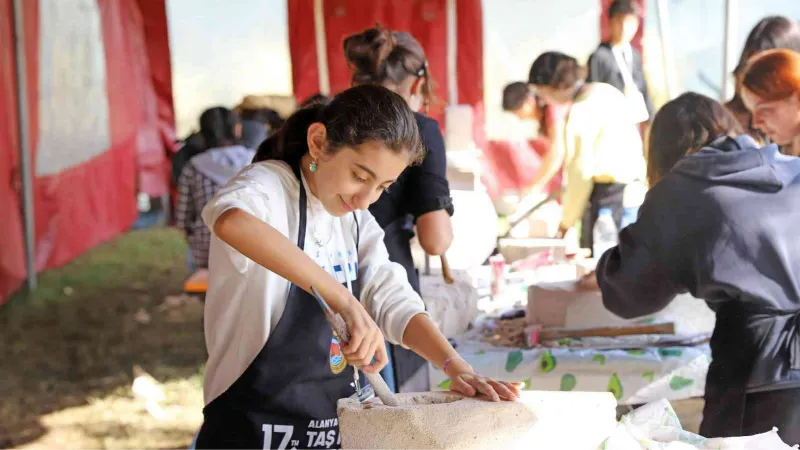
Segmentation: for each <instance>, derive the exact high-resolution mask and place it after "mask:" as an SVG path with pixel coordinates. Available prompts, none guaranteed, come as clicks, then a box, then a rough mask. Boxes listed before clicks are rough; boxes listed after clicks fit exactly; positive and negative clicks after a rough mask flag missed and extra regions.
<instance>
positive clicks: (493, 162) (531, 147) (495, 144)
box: [481, 139, 562, 199]
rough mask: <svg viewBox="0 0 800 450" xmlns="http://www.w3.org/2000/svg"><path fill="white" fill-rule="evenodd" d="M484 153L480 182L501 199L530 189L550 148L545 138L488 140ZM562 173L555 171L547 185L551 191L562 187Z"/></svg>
mask: <svg viewBox="0 0 800 450" xmlns="http://www.w3.org/2000/svg"><path fill="white" fill-rule="evenodd" d="M485 148H486V149H485V150H484V152H483V172H482V173H481V181H483V183H484V184H485V185H486V189H487V191H488V193H489V196H490V197H491V198H493V199H495V198H498V197H499V196H501V195H502V194H503V193H505V192H509V191H516V192H521V191H524V190H525V189H527V188H529V187H530V186H531V184H532V183H533V179H534V178H535V177H536V174H537V172H538V170H539V167H540V166H541V164H542V157H543V156H544V154H545V153H546V152H547V150H548V148H549V142H547V140H546V139H536V140H533V141H528V142H521V141H520V142H513V141H493V140H492V141H488V144H487V146H486V147H485ZM561 178H562V176H561V174H560V173H559V174H556V176H555V177H553V180H551V181H550V183H549V184H548V186H547V189H546V191H547V192H548V193H550V192H553V191H554V190H556V189H558V187H559V186H561Z"/></svg>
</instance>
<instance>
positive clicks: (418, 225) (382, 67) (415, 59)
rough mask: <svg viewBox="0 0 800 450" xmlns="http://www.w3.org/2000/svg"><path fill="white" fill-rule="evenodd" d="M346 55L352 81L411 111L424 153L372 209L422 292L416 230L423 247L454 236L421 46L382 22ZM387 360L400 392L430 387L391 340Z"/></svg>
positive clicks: (352, 40)
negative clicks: (389, 94) (414, 250)
mask: <svg viewBox="0 0 800 450" xmlns="http://www.w3.org/2000/svg"><path fill="white" fill-rule="evenodd" d="M344 55H345V58H346V59H347V62H348V64H349V65H350V68H351V70H352V71H353V78H352V83H353V85H354V86H359V85H365V84H377V85H380V86H383V87H385V88H388V89H390V90H392V91H394V92H396V93H397V94H399V95H400V96H402V97H403V99H405V101H406V103H408V106H409V107H410V108H411V109H412V110H413V111H414V119H415V121H416V124H417V127H418V128H419V133H420V137H421V138H422V145H423V146H424V147H425V150H426V154H425V156H424V157H423V158H422V160H421V162H420V164H419V165H416V166H412V167H409V169H408V170H406V171H405V172H404V173H403V174H402V175H401V176H400V177H399V178H398V180H397V182H396V183H395V185H394V186H393V187H392V189H390V190H389V191H388V192H384V193H383V195H381V197H380V198H379V199H378V201H377V202H375V203H374V204H373V205H372V206H371V207H370V208H369V210H370V212H371V213H372V214H373V215H374V216H375V220H376V221H377V222H378V224H379V225H380V226H381V228H383V230H384V232H385V233H386V236H385V239H384V242H385V243H386V248H387V250H388V251H389V259H391V260H392V261H394V262H396V263H399V264H400V265H402V266H403V267H404V268H405V269H406V274H407V276H408V281H409V282H410V283H411V286H412V287H413V288H414V290H415V291H416V292H417V293H420V288H419V275H418V273H417V270H416V268H415V267H414V260H413V258H412V257H411V239H412V238H413V237H414V235H415V234H416V236H417V238H418V239H419V243H420V245H421V246H422V249H423V250H425V253H427V254H428V255H431V256H439V255H444V254H445V252H446V251H447V249H448V248H450V244H451V243H452V241H453V226H452V224H451V222H450V216H451V215H452V214H453V200H452V198H450V186H449V185H448V182H447V177H446V172H447V158H446V156H445V149H444V138H443V137H442V132H441V131H440V130H439V124H438V123H436V121H435V120H433V119H431V118H430V117H427V116H425V115H423V114H421V113H420V112H419V111H420V110H426V109H427V107H428V105H429V104H430V103H431V102H432V101H433V84H432V83H433V80H432V79H431V74H430V71H429V69H428V62H427V58H426V57H425V51H424V50H423V48H422V46H421V45H420V44H419V42H417V40H416V39H414V36H412V35H411V34H409V33H406V32H402V31H393V30H389V29H386V28H384V27H382V26H380V25H376V26H375V27H373V28H370V29H367V30H364V31H362V32H360V33H356V34H353V35H352V36H349V37H347V38H346V39H345V40H344ZM389 353H390V365H389V366H387V368H386V370H384V372H383V374H384V377H385V378H387V382H388V383H389V384H390V386H391V385H393V384H394V385H395V386H394V387H395V389H396V390H397V391H399V392H419V391H426V390H428V389H429V385H428V374H427V367H428V365H427V364H426V363H425V361H424V360H422V359H420V358H419V357H417V356H416V355H415V354H413V353H411V352H409V351H408V350H406V349H404V348H403V347H401V346H390V347H389Z"/></svg>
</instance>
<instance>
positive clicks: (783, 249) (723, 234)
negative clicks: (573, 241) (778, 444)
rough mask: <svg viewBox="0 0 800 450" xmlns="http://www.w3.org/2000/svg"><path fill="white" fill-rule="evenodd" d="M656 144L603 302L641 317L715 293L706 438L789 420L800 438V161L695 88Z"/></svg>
mask: <svg viewBox="0 0 800 450" xmlns="http://www.w3.org/2000/svg"><path fill="white" fill-rule="evenodd" d="M649 148H650V150H649V155H650V158H649V161H648V178H649V179H650V181H651V184H652V185H653V186H652V188H651V190H650V192H649V193H648V194H647V198H646V200H645V202H644V204H642V206H641V208H640V210H639V219H638V220H637V221H636V222H635V223H634V224H632V225H630V226H629V227H627V228H625V229H624V230H622V232H621V233H620V242H619V245H618V246H617V247H614V248H612V249H610V250H608V251H607V252H606V253H605V254H604V255H603V256H602V258H601V259H600V261H599V263H598V266H597V272H596V277H597V278H596V281H597V283H598V285H599V288H600V289H601V291H602V294H603V304H604V305H605V306H606V308H607V309H609V310H610V311H611V312H613V313H615V314H617V315H619V316H622V317H625V318H633V317H638V316H643V315H647V314H652V313H655V312H657V311H659V310H661V309H663V308H664V307H666V306H667V304H669V303H670V301H672V299H673V298H674V297H675V296H676V295H677V294H679V293H685V292H689V293H691V294H692V295H693V296H695V297H698V298H700V299H703V300H705V301H706V303H707V304H708V305H709V307H710V308H711V309H713V310H714V311H715V312H716V316H717V323H716V326H715V328H714V333H713V336H712V338H711V357H712V361H711V365H710V367H709V371H708V376H707V380H706V391H705V410H704V411H703V423H702V425H701V427H700V434H702V435H703V436H706V437H722V436H739V435H753V434H758V433H763V432H767V431H769V430H770V429H772V427H778V430H779V431H778V433H779V435H780V436H781V438H782V439H783V440H784V441H785V442H787V443H788V444H789V445H793V444H798V443H800V238H798V237H799V236H800V234H798V231H797V226H798V224H799V223H800V203H798V199H800V158H796V157H791V156H786V155H783V154H781V153H780V152H779V150H778V147H777V146H776V145H768V146H766V147H761V148H759V147H758V145H757V144H756V142H755V141H754V140H753V139H752V138H751V137H750V136H747V135H743V131H742V129H741V126H740V125H739V123H738V121H737V120H736V118H735V117H734V116H733V115H732V114H731V113H730V112H729V111H728V110H726V109H725V108H724V107H723V106H722V105H721V104H719V103H718V102H717V101H715V100H712V99H710V98H708V97H705V96H702V95H699V94H694V93H687V94H683V95H682V96H680V97H678V98H677V99H675V100H673V101H671V102H670V103H668V104H666V105H665V106H664V107H663V108H662V109H661V110H660V111H659V113H658V114H657V115H656V117H655V120H654V122H653V126H652V129H651V134H650V146H649ZM685 155H688V156H685ZM584 283H586V280H584Z"/></svg>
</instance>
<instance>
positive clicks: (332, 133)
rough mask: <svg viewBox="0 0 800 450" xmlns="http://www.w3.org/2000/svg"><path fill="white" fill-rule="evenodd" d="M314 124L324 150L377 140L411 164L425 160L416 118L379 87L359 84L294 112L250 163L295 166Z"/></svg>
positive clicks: (401, 102) (399, 101)
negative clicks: (321, 131)
mask: <svg viewBox="0 0 800 450" xmlns="http://www.w3.org/2000/svg"><path fill="white" fill-rule="evenodd" d="M316 122H319V123H321V124H323V125H325V128H326V130H327V146H326V149H325V150H326V151H327V152H331V153H332V152H335V151H337V150H339V149H340V148H341V147H343V146H348V147H357V146H359V145H361V144H363V143H365V142H378V143H380V144H382V145H384V146H386V147H388V148H389V149H391V150H392V151H394V152H396V153H404V152H408V153H409V155H410V159H411V161H410V162H411V163H412V164H413V163H416V162H419V161H421V160H422V158H423V157H424V156H425V148H424V147H423V146H422V141H421V138H420V135H419V128H418V127H417V122H416V119H415V118H414V114H413V113H412V112H411V109H409V107H408V104H406V101H405V100H404V99H403V97H401V96H399V95H398V94H395V93H394V92H392V91H390V90H388V89H386V88H384V87H382V86H377V85H361V86H355V87H352V88H350V89H347V90H345V91H342V92H341V93H339V94H338V95H336V96H335V97H333V99H332V100H331V102H330V103H329V104H328V105H322V104H315V105H311V106H308V107H306V108H301V109H298V110H297V111H295V112H294V114H292V115H291V116H289V118H288V119H286V123H284V124H283V127H281V129H280V130H279V131H278V133H277V134H274V135H272V136H270V137H269V139H267V140H266V141H264V142H263V143H262V144H261V145H260V146H259V147H258V150H257V151H256V156H255V158H254V159H253V162H261V161H266V160H270V159H273V160H281V161H285V162H287V163H289V165H291V166H293V167H294V166H296V165H297V164H299V162H300V158H302V156H303V155H305V154H306V152H308V141H307V134H308V127H309V126H311V124H313V123H316Z"/></svg>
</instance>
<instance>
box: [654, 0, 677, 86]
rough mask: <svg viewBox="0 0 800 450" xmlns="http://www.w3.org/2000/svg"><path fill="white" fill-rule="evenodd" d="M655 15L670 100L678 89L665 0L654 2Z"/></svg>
mask: <svg viewBox="0 0 800 450" xmlns="http://www.w3.org/2000/svg"><path fill="white" fill-rule="evenodd" d="M656 13H657V14H658V30H659V33H660V35H661V36H660V38H661V58H662V62H663V64H664V80H665V81H666V88H667V98H668V99H670V100H672V99H673V98H675V95H676V94H677V92H678V89H677V87H676V80H675V55H674V53H673V49H672V32H671V26H672V25H671V23H670V20H669V7H668V6H667V0H656Z"/></svg>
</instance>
